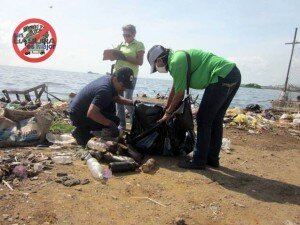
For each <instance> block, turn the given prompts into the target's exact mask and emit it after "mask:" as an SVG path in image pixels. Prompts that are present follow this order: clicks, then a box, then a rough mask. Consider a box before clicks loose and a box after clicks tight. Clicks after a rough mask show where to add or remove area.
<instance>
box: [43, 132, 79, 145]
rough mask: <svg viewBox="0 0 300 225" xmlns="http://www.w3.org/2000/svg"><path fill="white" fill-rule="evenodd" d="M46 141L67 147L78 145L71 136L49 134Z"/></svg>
mask: <svg viewBox="0 0 300 225" xmlns="http://www.w3.org/2000/svg"><path fill="white" fill-rule="evenodd" d="M46 139H47V140H48V141H49V142H50V143H53V144H55V145H59V146H67V145H72V144H75V143H76V140H75V139H74V138H73V137H72V135H71V134H61V135H59V134H52V133H47V134H46Z"/></svg>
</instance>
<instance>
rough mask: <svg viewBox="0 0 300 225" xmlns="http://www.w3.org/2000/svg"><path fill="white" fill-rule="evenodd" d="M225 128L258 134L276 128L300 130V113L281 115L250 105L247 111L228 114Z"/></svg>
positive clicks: (234, 109) (242, 110)
mask: <svg viewBox="0 0 300 225" xmlns="http://www.w3.org/2000/svg"><path fill="white" fill-rule="evenodd" d="M224 123H225V127H237V128H238V129H243V130H248V132H249V133H251V134H258V133H261V132H263V131H267V130H271V129H272V128H273V127H274V126H277V127H289V128H294V129H299V128H300V113H299V112H298V113H294V114H282V113H281V114H279V113H275V112H272V111H271V110H262V109H261V107H260V106H259V105H253V104H251V105H248V106H247V107H246V108H245V109H240V108H233V109H229V110H227V112H226V115H225V118H224Z"/></svg>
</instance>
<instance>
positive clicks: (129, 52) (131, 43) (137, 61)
mask: <svg viewBox="0 0 300 225" xmlns="http://www.w3.org/2000/svg"><path fill="white" fill-rule="evenodd" d="M122 30H123V37H124V42H122V43H121V44H119V45H118V46H117V47H116V49H117V50H120V51H121V52H122V53H123V55H124V57H122V59H118V60H117V61H116V64H115V67H114V70H115V71H117V70H119V69H120V68H122V67H129V68H130V69H132V71H133V75H134V79H133V88H132V89H126V90H125V91H124V92H123V93H122V94H121V95H122V96H124V97H125V98H127V99H132V95H133V91H134V88H135V84H136V81H137V76H138V72H139V66H141V65H143V61H144V54H145V47H144V44H143V43H142V42H140V41H137V40H136V39H135V35H136V28H135V26H133V25H131V24H129V25H125V26H123V27H122ZM126 109H127V111H128V112H129V115H130V118H131V117H132V112H133V107H132V106H126ZM117 116H118V117H119V118H120V125H119V130H120V132H122V131H123V130H124V129H126V115H125V108H124V105H122V104H117Z"/></svg>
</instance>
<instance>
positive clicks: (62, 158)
mask: <svg viewBox="0 0 300 225" xmlns="http://www.w3.org/2000/svg"><path fill="white" fill-rule="evenodd" d="M52 161H53V162H54V163H57V164H63V165H67V164H71V163H73V160H72V156H70V155H56V156H53V157H52Z"/></svg>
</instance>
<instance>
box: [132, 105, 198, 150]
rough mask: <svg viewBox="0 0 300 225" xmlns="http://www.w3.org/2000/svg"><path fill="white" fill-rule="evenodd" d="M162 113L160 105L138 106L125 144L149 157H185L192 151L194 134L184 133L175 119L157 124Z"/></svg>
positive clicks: (190, 132)
mask: <svg viewBox="0 0 300 225" xmlns="http://www.w3.org/2000/svg"><path fill="white" fill-rule="evenodd" d="M163 114H164V112H163V108H162V106H160V105H153V104H143V103H141V104H138V105H136V106H135V109H134V113H133V122H132V128H131V132H130V134H129V136H127V143H129V144H131V145H132V146H133V147H134V148H135V149H136V150H137V151H139V152H140V153H143V154H150V155H164V156H172V155H180V154H182V155H185V154H188V153H189V152H190V151H192V150H193V147H194V133H193V132H192V131H184V130H182V129H180V127H179V126H178V125H177V123H178V121H177V120H176V118H173V119H171V120H170V121H169V122H168V123H167V124H165V123H162V124H158V123H157V121H158V120H159V119H161V118H162V116H163Z"/></svg>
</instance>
